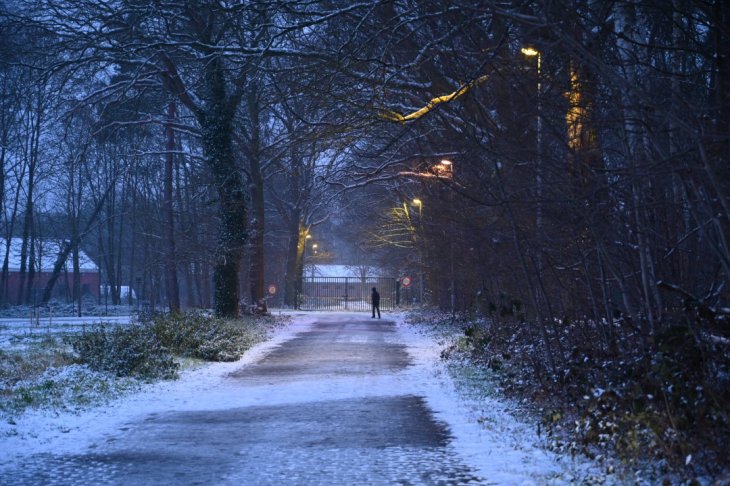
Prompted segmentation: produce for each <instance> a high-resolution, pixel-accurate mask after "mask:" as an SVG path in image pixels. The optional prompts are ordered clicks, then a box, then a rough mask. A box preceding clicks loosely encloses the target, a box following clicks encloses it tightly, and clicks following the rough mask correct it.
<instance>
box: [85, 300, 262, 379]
mask: <svg viewBox="0 0 730 486" xmlns="http://www.w3.org/2000/svg"><path fill="white" fill-rule="evenodd" d="M264 335H265V332H264V330H263V328H261V327H256V326H255V325H250V326H244V325H243V322H242V321H227V320H223V319H218V318H215V317H210V316H206V315H204V314H202V313H200V312H191V313H186V314H156V315H149V316H145V317H142V318H141V321H140V322H139V323H137V324H134V325H131V326H128V327H118V326H117V327H112V328H107V327H105V326H104V325H99V326H97V327H95V328H93V329H92V330H91V331H89V332H85V333H84V334H83V335H81V336H79V337H77V338H75V339H74V341H73V343H72V345H73V349H74V351H75V353H76V356H77V357H78V360H79V361H80V362H81V363H84V364H87V365H88V366H89V367H90V368H91V369H92V370H95V371H104V372H110V373H114V374H115V375H116V376H119V377H121V376H136V377H139V378H143V379H154V378H163V379H169V378H174V377H175V375H176V373H177V369H178V367H179V365H178V364H177V363H175V361H174V360H173V356H183V357H188V358H197V359H202V360H205V361H235V360H237V359H239V358H240V357H241V356H242V355H243V353H244V352H245V351H246V350H247V349H248V348H250V347H251V346H252V345H253V344H255V343H256V342H258V341H260V340H261V339H262V338H263V336H264Z"/></svg>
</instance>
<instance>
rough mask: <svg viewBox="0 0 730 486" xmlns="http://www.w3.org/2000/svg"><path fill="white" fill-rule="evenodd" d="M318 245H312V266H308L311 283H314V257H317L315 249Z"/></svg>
mask: <svg viewBox="0 0 730 486" xmlns="http://www.w3.org/2000/svg"><path fill="white" fill-rule="evenodd" d="M318 247H319V245H318V244H317V243H312V264H311V265H310V268H311V269H312V282H314V256H316V255H317V248H318Z"/></svg>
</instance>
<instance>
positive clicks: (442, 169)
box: [433, 159, 454, 179]
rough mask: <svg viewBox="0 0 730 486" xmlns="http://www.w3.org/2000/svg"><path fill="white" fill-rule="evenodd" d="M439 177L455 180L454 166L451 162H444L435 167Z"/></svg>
mask: <svg viewBox="0 0 730 486" xmlns="http://www.w3.org/2000/svg"><path fill="white" fill-rule="evenodd" d="M433 170H434V171H435V172H436V176H437V177H443V178H444V179H453V178H454V164H453V163H452V162H451V161H450V160H446V159H444V160H442V161H441V162H439V163H438V164H436V165H435V166H434V167H433Z"/></svg>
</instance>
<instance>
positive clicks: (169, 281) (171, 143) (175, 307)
mask: <svg viewBox="0 0 730 486" xmlns="http://www.w3.org/2000/svg"><path fill="white" fill-rule="evenodd" d="M175 117H176V106H175V102H174V101H170V102H169V104H168V105H167V121H168V123H167V124H166V125H165V135H166V137H167V151H166V153H165V194H164V199H163V203H162V204H163V210H164V213H165V242H166V244H167V245H166V246H167V254H166V255H165V280H166V281H165V290H166V291H167V303H168V305H169V307H170V312H179V311H180V288H179V285H178V281H177V255H176V252H175V213H174V211H173V205H172V196H173V191H172V189H173V188H172V185H173V184H172V177H173V162H174V150H175V131H174V130H173V128H172V123H173V122H174V121H175Z"/></svg>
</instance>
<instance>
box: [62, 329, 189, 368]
mask: <svg viewBox="0 0 730 486" xmlns="http://www.w3.org/2000/svg"><path fill="white" fill-rule="evenodd" d="M72 345H73V349H74V351H75V353H76V355H77V356H78V359H79V361H80V362H81V363H84V364H87V365H88V366H89V367H90V368H91V369H92V370H95V371H106V372H110V373H113V374H115V375H116V376H120V377H121V376H136V377H139V378H143V379H153V378H163V379H169V378H174V377H175V375H176V372H177V369H178V366H179V365H178V364H177V363H175V361H174V360H173V358H172V355H171V354H170V352H169V351H168V350H167V349H166V348H165V347H164V346H163V345H162V343H161V342H160V340H159V339H158V338H157V336H156V335H155V333H154V332H153V330H152V329H151V328H150V327H149V326H146V325H139V324H135V325H132V326H129V327H113V328H110V329H109V328H107V327H105V326H104V325H103V324H102V325H99V326H96V327H94V328H93V329H92V330H91V331H88V332H85V333H83V334H82V335H80V336H78V337H77V338H76V339H75V340H74V341H73V343H72Z"/></svg>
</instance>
